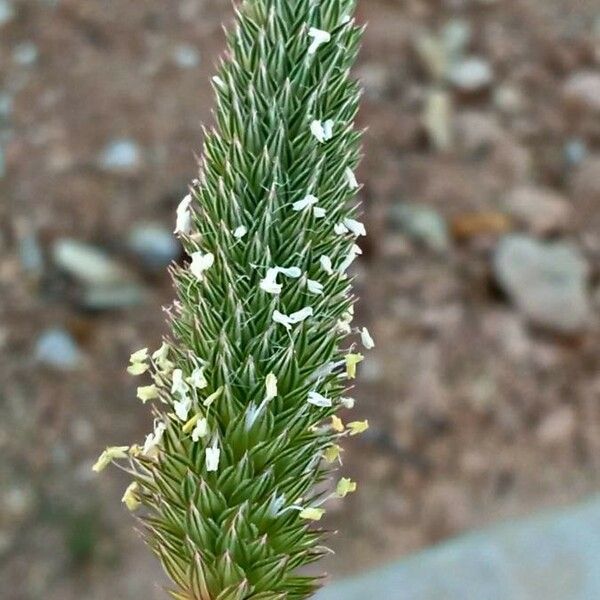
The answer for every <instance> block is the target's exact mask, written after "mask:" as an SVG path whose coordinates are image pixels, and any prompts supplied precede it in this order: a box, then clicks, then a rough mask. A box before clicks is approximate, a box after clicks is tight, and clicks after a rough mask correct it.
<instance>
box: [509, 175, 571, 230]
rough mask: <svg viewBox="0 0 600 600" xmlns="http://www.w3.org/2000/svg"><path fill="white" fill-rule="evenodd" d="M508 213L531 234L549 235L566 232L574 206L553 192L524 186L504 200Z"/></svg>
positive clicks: (513, 191)
mask: <svg viewBox="0 0 600 600" xmlns="http://www.w3.org/2000/svg"><path fill="white" fill-rule="evenodd" d="M503 204H504V207H505V208H506V210H507V211H508V213H509V214H510V215H511V216H512V217H513V218H514V219H516V220H517V222H520V223H521V224H522V225H524V226H525V227H527V229H528V230H529V231H530V232H531V233H535V234H538V235H547V234H550V233H556V232H558V231H564V230H565V229H567V228H568V226H569V224H570V221H571V217H572V206H571V204H570V203H569V202H568V201H567V199H566V198H564V197H563V196H561V195H560V194H558V193H556V192H554V191H553V190H550V189H546V188H542V187H534V186H531V185H524V186H521V187H517V188H515V189H513V190H512V191H510V192H509V193H508V194H507V195H506V196H505V198H504V199H503Z"/></svg>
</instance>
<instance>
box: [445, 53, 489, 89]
mask: <svg viewBox="0 0 600 600" xmlns="http://www.w3.org/2000/svg"><path fill="white" fill-rule="evenodd" d="M448 79H449V80H450V83H452V85H454V86H455V87H456V88H457V89H458V90H460V91H462V92H479V91H481V90H484V89H486V88H487V87H489V86H490V85H491V83H492V81H493V79H494V73H493V70H492V67H491V65H490V63H489V62H488V61H487V60H485V59H484V58H480V57H477V56H471V57H468V58H465V59H463V60H461V61H459V62H457V63H455V64H454V65H452V67H451V68H450V72H449V73H448Z"/></svg>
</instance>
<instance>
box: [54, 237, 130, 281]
mask: <svg viewBox="0 0 600 600" xmlns="http://www.w3.org/2000/svg"><path fill="white" fill-rule="evenodd" d="M52 258H53V260H54V263H55V264H56V266H57V267H58V268H59V269H61V270H62V271H64V272H65V273H67V274H69V275H70V276H71V277H73V278H74V279H76V280H77V281H79V282H80V283H83V284H85V285H112V284H115V283H122V282H129V281H131V279H132V276H131V274H130V273H129V272H128V271H127V270H126V269H125V268H124V267H123V266H122V265H120V264H119V263H117V262H116V261H115V260H113V259H112V258H111V257H110V256H109V255H108V254H106V252H104V251H103V250H101V249H99V248H96V247H94V246H90V245H89V244H85V243H83V242H79V241H77V240H73V239H68V238H62V239H59V240H57V241H56V242H55V243H54V244H53V246H52Z"/></svg>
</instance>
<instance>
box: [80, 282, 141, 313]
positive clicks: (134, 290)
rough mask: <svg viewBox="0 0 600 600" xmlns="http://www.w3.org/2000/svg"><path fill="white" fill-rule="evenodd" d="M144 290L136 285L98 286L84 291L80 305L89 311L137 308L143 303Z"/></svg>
mask: <svg viewBox="0 0 600 600" xmlns="http://www.w3.org/2000/svg"><path fill="white" fill-rule="evenodd" d="M145 299H146V294H145V291H144V289H143V288H142V287H141V286H139V285H138V284H136V283H121V284H118V285H98V286H92V287H89V288H87V289H85V290H84V292H83V295H82V299H81V301H82V304H83V306H84V307H85V308H87V309H89V310H114V309H119V308H129V307H132V306H138V305H140V304H142V303H143V302H144V300H145Z"/></svg>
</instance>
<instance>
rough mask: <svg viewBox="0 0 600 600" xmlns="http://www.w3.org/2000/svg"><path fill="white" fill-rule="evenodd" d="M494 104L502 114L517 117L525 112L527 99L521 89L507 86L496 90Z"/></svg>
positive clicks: (501, 86)
mask: <svg viewBox="0 0 600 600" xmlns="http://www.w3.org/2000/svg"><path fill="white" fill-rule="evenodd" d="M494 104H495V105H496V107H497V108H498V109H499V110H500V111H501V112H503V113H505V114H507V115H516V114H518V113H520V112H521V111H522V110H523V108H524V106H525V98H524V97H523V94H522V92H521V90H520V89H519V88H517V87H515V86H511V85H508V84H505V85H500V86H498V87H497V88H496V89H495V90H494Z"/></svg>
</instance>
